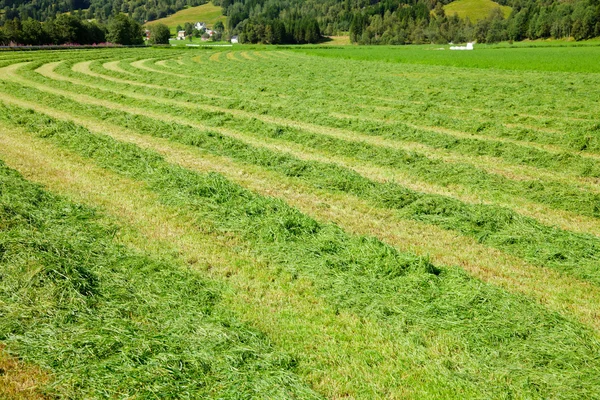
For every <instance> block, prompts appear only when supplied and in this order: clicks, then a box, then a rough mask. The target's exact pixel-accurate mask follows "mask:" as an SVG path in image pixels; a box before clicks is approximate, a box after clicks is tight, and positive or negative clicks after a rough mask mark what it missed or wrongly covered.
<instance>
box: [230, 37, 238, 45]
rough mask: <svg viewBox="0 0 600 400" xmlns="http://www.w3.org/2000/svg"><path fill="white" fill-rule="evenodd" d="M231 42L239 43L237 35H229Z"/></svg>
mask: <svg viewBox="0 0 600 400" xmlns="http://www.w3.org/2000/svg"><path fill="white" fill-rule="evenodd" d="M231 43H239V40H238V37H237V36H232V37H231Z"/></svg>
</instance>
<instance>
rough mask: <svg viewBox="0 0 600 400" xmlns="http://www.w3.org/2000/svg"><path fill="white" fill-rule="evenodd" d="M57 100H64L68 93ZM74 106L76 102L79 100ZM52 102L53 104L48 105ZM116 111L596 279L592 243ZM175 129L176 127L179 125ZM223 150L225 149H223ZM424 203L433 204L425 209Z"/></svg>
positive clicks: (489, 210)
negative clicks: (323, 173)
mask: <svg viewBox="0 0 600 400" xmlns="http://www.w3.org/2000/svg"><path fill="white" fill-rule="evenodd" d="M38 87H39V86H38ZM63 94H66V95H67V96H68V95H69V93H63ZM29 96H31V95H29ZM77 100H78V101H79V102H81V101H82V98H78V99H77ZM53 101H55V100H52V101H49V102H53ZM95 104H98V105H102V106H108V107H111V104H110V103H108V102H105V101H96V103H95ZM71 107H72V108H73V109H77V108H78V107H79V106H78V105H77V103H73V104H72V105H71ZM114 108H117V107H114ZM119 110H126V111H128V112H134V113H140V114H142V115H147V116H149V117H150V118H151V119H150V120H144V118H148V117H141V118H140V117H138V118H137V121H135V122H132V121H131V120H130V117H127V118H126V119H125V120H126V121H127V122H126V126H130V125H133V126H135V129H140V128H143V127H145V128H144V129H146V130H145V133H146V134H151V135H156V134H157V132H160V134H161V135H166V134H167V133H168V132H170V131H173V129H174V128H175V131H174V135H175V137H178V136H180V135H181V131H183V132H184V137H188V139H186V140H187V143H192V144H194V145H196V146H198V145H200V146H204V147H205V146H208V145H210V142H213V143H214V144H213V145H210V146H211V147H212V151H219V152H223V151H226V152H227V153H226V154H229V155H230V156H231V157H236V158H239V157H242V160H245V161H246V162H248V161H249V162H250V163H255V164H256V163H258V165H263V166H267V167H269V168H271V169H273V168H275V169H277V168H279V170H282V171H283V172H284V173H286V174H288V175H290V174H291V175H292V176H297V177H299V178H302V179H304V180H308V182H311V183H312V184H316V185H317V186H318V187H329V188H331V189H334V190H339V191H343V192H347V193H352V194H354V195H357V196H360V197H362V198H365V199H367V200H368V201H371V202H373V203H374V204H376V205H377V206H383V207H388V208H391V209H400V210H401V211H402V213H401V214H402V215H404V216H405V217H407V218H413V219H417V220H424V221H426V222H431V223H435V224H437V225H440V226H441V227H444V228H446V229H453V230H458V231H459V232H461V233H462V234H467V235H469V236H474V237H475V238H477V239H478V240H479V241H481V242H482V243H484V244H487V245H491V246H494V247H497V248H500V249H503V250H505V251H508V252H510V253H514V254H517V255H519V256H521V257H525V258H526V259H528V260H529V261H531V262H533V263H536V264H538V265H543V266H552V267H555V268H558V269H559V270H562V271H565V272H567V271H568V272H570V273H573V274H574V275H575V276H578V277H580V278H583V279H591V280H592V281H595V279H596V278H594V276H596V274H597V270H598V268H597V262H598V258H597V252H596V251H595V250H594V249H595V247H594V246H597V244H594V243H596V241H597V239H592V238H591V237H587V236H581V235H573V234H570V233H568V232H564V231H559V230H555V229H552V228H548V227H544V226H541V225H539V224H536V223H535V222H534V221H532V220H528V219H522V218H521V217H519V216H518V215H515V214H514V213H511V212H509V211H508V210H505V209H498V208H495V207H487V206H483V205H468V204H463V203H460V202H458V203H457V202H454V201H452V200H450V199H444V198H438V197H436V196H428V195H418V194H417V193H414V192H410V191H408V192H406V191H405V189H403V188H402V187H397V186H395V185H390V184H387V185H386V184H377V183H376V182H373V181H369V180H368V179H365V178H364V177H361V176H357V175H356V174H355V173H354V172H352V171H348V170H344V169H339V168H338V167H335V166H333V165H329V164H326V165H323V166H321V167H318V168H315V166H314V164H313V165H311V164H310V163H308V164H307V165H306V166H303V165H304V164H303V163H302V162H301V161H299V160H294V161H292V159H290V157H289V156H287V157H286V156H284V155H281V156H280V155H279V154H277V153H275V154H271V153H269V152H268V151H266V150H265V149H263V150H260V149H258V151H255V150H253V149H252V148H251V147H248V146H247V145H244V144H236V142H235V140H234V141H229V142H227V143H223V142H222V138H221V136H220V135H217V136H215V135H214V134H210V133H209V134H208V138H209V141H210V142H209V143H207V142H206V138H205V139H203V140H202V141H201V142H199V141H198V139H197V138H195V137H194V135H195V134H200V135H202V136H204V137H206V136H207V135H206V134H205V132H202V131H198V132H197V133H194V132H193V131H190V128H187V127H186V125H183V126H182V127H180V128H176V127H175V125H173V121H175V122H176V123H177V120H176V119H172V118H170V119H169V121H170V124H163V126H162V127H161V128H157V126H156V124H157V122H156V121H155V120H154V119H152V118H154V117H155V115H153V114H152V113H150V114H148V113H146V112H145V111H143V110H131V109H127V108H125V107H124V106H120V108H119ZM81 112H82V113H86V112H87V113H89V112H90V110H86V109H85V108H83V109H81ZM96 114H99V115H102V114H106V111H99V112H96ZM117 119H118V120H121V119H122V117H117ZM177 124H180V122H178V123H177ZM201 129H202V128H201ZM187 135H191V136H187ZM224 144H225V147H223V145H224ZM240 145H241V149H245V151H243V152H242V151H240V150H241V149H240V148H239V146H240ZM248 151H249V152H248ZM221 154H222V153H221ZM257 157H258V159H257ZM283 160H290V161H291V164H289V162H290V161H288V162H287V163H284V162H283ZM274 161H275V162H274ZM296 165H297V166H296ZM319 170H324V171H326V170H332V172H330V173H329V175H331V176H333V177H335V178H331V179H328V178H324V177H323V176H322V175H321V173H320V172H318V171H319ZM325 175H327V174H325ZM407 196H408V197H407ZM415 196H416V197H415ZM423 201H425V202H426V203H425V204H427V206H426V207H425V208H423ZM429 202H433V203H431V204H429ZM484 221H485V222H484ZM523 229H525V230H526V231H527V236H526V237H523V236H522V235H523ZM531 235H533V236H531ZM543 249H546V250H545V251H547V252H542V251H544V250H543ZM586 260H587V261H586Z"/></svg>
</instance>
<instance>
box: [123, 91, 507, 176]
mask: <svg viewBox="0 0 600 400" xmlns="http://www.w3.org/2000/svg"><path fill="white" fill-rule="evenodd" d="M126 95H129V94H126ZM219 111H225V112H231V110H229V111H226V110H223V109H220V110H219ZM253 117H256V116H253ZM259 119H262V120H267V121H268V122H272V123H282V122H281V120H279V121H277V120H273V119H271V120H268V119H266V118H264V117H259ZM284 123H285V124H287V125H291V124H290V121H284ZM301 128H302V129H304V130H308V131H313V132H314V130H311V128H307V127H306V126H301ZM332 132H334V130H333V129H328V130H321V131H319V132H318V133H319V134H326V135H330V136H331V134H332ZM342 136H343V140H347V138H346V135H345V134H342ZM513 175H514V174H510V175H509V176H510V177H511V178H512V176H513Z"/></svg>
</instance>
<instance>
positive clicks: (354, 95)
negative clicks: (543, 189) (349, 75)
mask: <svg viewBox="0 0 600 400" xmlns="http://www.w3.org/2000/svg"><path fill="white" fill-rule="evenodd" d="M273 72H275V73H277V72H278V71H276V70H274V71H273ZM468 72H469V74H471V73H472V72H471V71H468ZM266 75H269V74H266ZM238 76H239V74H236V75H235V76H233V78H234V79H236V78H238ZM195 77H197V76H194V75H189V78H195ZM317 79H318V78H317ZM273 81H277V80H276V79H274V80H273V79H272V80H270V81H266V82H264V84H266V85H267V86H269V88H271V89H275V90H277V86H274V84H273V83H272V82H273ZM321 83H323V85H322V88H320V90H319V91H318V92H319V93H322V92H323V91H324V90H325V91H326V90H327V88H328V87H329V86H330V85H328V84H326V82H318V84H319V85H320V86H321ZM346 92H347V90H343V91H340V89H339V88H338V89H336V90H335V92H333V93H331V95H330V97H331V98H334V99H337V98H339V97H340V96H341V97H344V96H346V97H347V98H345V99H344V101H345V102H348V101H350V102H353V101H356V99H366V100H368V101H369V102H370V103H372V102H376V101H380V102H381V101H384V102H385V103H387V104H389V103H394V102H398V101H399V100H397V99H394V98H377V99H375V98H368V97H365V95H364V93H354V92H352V93H350V94H349V95H348V94H347V93H346ZM396 95H397V96H398V95H400V96H401V97H403V96H402V94H398V93H396ZM408 97H411V96H408ZM465 97H466V98H468V97H469V96H465ZM401 102H402V104H404V105H405V104H406V100H401ZM305 103H308V104H310V101H308V100H307V99H305ZM414 103H415V104H419V105H423V104H424V102H422V101H414ZM438 103H439V102H428V103H425V104H426V105H427V107H428V108H429V107H437V106H438ZM327 104H328V103H324V104H323V106H326V105H327ZM442 106H443V105H442ZM499 108H500V109H502V107H499ZM464 109H465V107H464V106H463V110H464ZM468 109H469V110H471V109H472V108H471V107H469V108H468ZM480 110H483V111H484V110H485V109H480ZM402 111H403V118H402V119H406V114H405V112H406V109H404V108H403V110H402ZM484 112H485V113H486V114H487V113H488V112H487V111H484ZM492 112H496V110H492ZM464 114H465V113H464V112H462V113H459V115H458V116H456V115H453V116H452V118H453V119H455V120H456V119H457V118H458V120H461V117H460V115H464ZM513 114H514V113H513ZM506 117H508V118H513V117H514V115H507V116H506ZM417 118H418V119H422V118H423V115H422V114H419V115H418V116H417ZM503 118H504V117H503ZM546 119H547V117H546ZM474 120H475V121H479V122H478V123H477V125H481V122H485V123H487V122H489V121H485V120H481V119H478V118H477V115H469V117H468V120H467V119H464V117H463V119H462V121H463V122H468V121H474ZM468 123H470V122H468ZM516 125H518V124H514V123H513V124H512V126H516ZM476 127H477V131H478V130H479V127H478V126H476ZM488 128H489V127H486V129H487V130H489V129H488ZM505 128H506V127H505ZM508 128H510V127H508ZM503 129H504V128H503ZM531 129H540V130H541V132H554V133H555V134H558V135H559V136H561V137H562V136H564V134H563V132H564V129H561V130H558V131H549V130H548V129H547V128H544V127H531ZM477 131H476V130H474V129H470V132H469V133H470V134H476V133H477ZM519 135H522V132H519ZM555 136H556V135H555ZM553 141H555V140H553ZM553 141H551V142H549V143H552V142H553ZM546 143H548V142H547V141H546Z"/></svg>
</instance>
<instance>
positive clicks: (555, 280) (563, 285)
mask: <svg viewBox="0 0 600 400" xmlns="http://www.w3.org/2000/svg"><path fill="white" fill-rule="evenodd" d="M9 99H10V101H11V103H12V104H17V105H22V106H25V107H28V106H30V105H28V104H27V103H26V102H16V101H15V99H14V98H9V97H5V98H4V100H5V101H7V100H9ZM35 109H36V110H38V111H40V112H43V113H44V114H46V115H49V116H52V117H53V118H58V119H61V120H66V121H72V122H75V123H77V124H80V125H82V126H84V127H86V128H87V129H89V130H90V131H92V132H94V133H100V134H106V135H110V136H111V137H113V138H115V139H117V140H120V141H125V142H128V143H134V144H136V145H138V146H140V147H142V148H146V149H151V150H154V151H157V152H159V153H160V154H161V155H163V156H164V157H165V158H166V159H167V160H168V161H169V162H171V163H174V164H178V165H181V166H184V167H185V168H189V169H192V170H195V171H199V172H208V171H215V172H219V173H222V174H224V176H226V177H227V178H228V179H231V180H233V181H234V182H237V183H238V184H240V185H242V186H243V187H245V188H248V189H250V190H253V191H256V192H258V193H260V194H263V195H266V196H274V197H279V198H281V199H283V200H285V201H286V202H287V203H288V204H290V205H293V206H295V207H298V208H299V209H300V210H302V211H303V212H305V213H307V214H309V215H311V216H314V217H316V218H318V219H319V220H320V221H333V222H335V223H337V224H339V225H340V227H342V228H344V229H346V230H348V231H351V232H353V233H355V234H361V235H373V236H376V237H378V238H379V239H380V240H383V241H385V242H386V243H389V244H391V245H393V246H394V247H395V248H397V249H400V250H403V251H411V252H416V253H417V254H422V255H429V256H430V257H431V259H432V261H435V262H436V263H439V264H443V265H460V266H461V267H462V268H464V269H465V270H466V271H468V272H469V273H471V274H473V275H474V276H475V277H478V278H480V279H482V280H484V281H486V282H492V283H494V284H495V285H499V286H501V287H503V288H505V289H506V290H508V291H510V292H513V293H515V292H516V293H523V294H526V295H527V296H529V297H531V298H533V299H536V300H537V301H538V302H540V303H542V304H543V305H544V306H545V307H546V308H549V309H551V310H554V311H557V312H560V313H563V314H565V315H572V316H573V317H574V318H576V319H577V320H579V321H580V322H582V323H584V324H586V325H588V326H591V327H593V328H594V329H595V330H596V331H600V318H599V316H598V315H597V314H596V311H597V310H598V309H600V292H599V291H597V290H596V288H594V287H592V286H590V285H588V284H586V283H584V282H580V281H577V280H576V279H573V278H570V277H567V276H564V275H561V274H559V273H557V272H553V271H550V270H546V269H540V268H538V267H536V266H534V265H529V264H527V263H525V262H523V261H522V260H519V259H518V258H516V257H510V256H508V255H506V254H503V253H500V252H499V251H495V250H493V249H490V248H487V247H485V246H483V245H480V244H478V243H476V242H474V241H473V240H471V239H469V238H464V237H461V236H460V235H456V234H453V233H452V232H445V231H443V230H441V229H440V228H437V227H435V226H432V225H429V224H423V223H416V222H415V221H405V220H402V219H400V218H398V217H397V216H396V215H394V212H393V211H389V210H385V209H378V208H374V207H373V206H372V205H370V204H369V203H368V202H366V201H360V200H359V199H356V198H353V197H352V196H343V195H340V194H339V193H328V192H327V191H326V190H322V189H321V190H319V189H317V188H314V187H310V186H307V185H303V184H302V183H300V182H297V181H296V179H294V178H293V177H288V176H285V175H283V174H280V173H273V172H269V171H266V170H264V169H262V168H260V167H253V166H248V165H243V164H240V163H233V162H232V160H230V159H228V158H226V157H218V156H217V157H215V156H209V155H208V154H207V153H206V152H204V151H202V150H201V149H194V148H191V147H190V146H186V145H179V144H176V143H174V142H173V141H169V140H168V139H162V138H156V137H150V136H146V135H140V134H137V133H135V132H133V131H131V130H129V129H127V128H121V127H118V126H115V125H112V124H108V123H106V122H102V123H100V122H99V121H97V120H93V119H85V118H82V117H81V115H78V116H77V117H74V116H72V115H69V114H67V113H62V112H58V111H55V110H52V109H48V108H45V107H40V106H39V105H38V106H36V107H35ZM11 144H12V143H11ZM6 145H7V146H10V145H9V144H6ZM12 145H14V144H12ZM39 146H40V145H39V144H36V145H35V146H32V145H30V146H29V147H36V148H37V147H39ZM13 158H17V159H23V153H20V154H19V155H18V156H14V157H13ZM48 168H49V167H48V166H47V165H45V166H44V167H43V169H48ZM56 168H58V169H59V170H64V169H65V168H64V167H62V166H57V167H56ZM65 184H66V183H65V182H61V185H59V186H56V185H55V186H54V188H56V189H57V190H59V189H60V188H62V185H65ZM74 190H75V192H76V193H78V192H79V191H81V187H80V186H78V188H77V189H74ZM120 196H121V197H123V195H122V194H121V195H120ZM325 205H328V206H327V207H325ZM137 206H139V203H137ZM148 214H156V213H155V212H148ZM146 222H147V221H146ZM144 225H147V224H144ZM173 236H180V234H177V235H176V234H173V235H169V237H173ZM194 242H195V243H197V242H198V240H197V239H194ZM162 246H165V244H164V243H163V244H162ZM184 247H189V245H186V246H184Z"/></svg>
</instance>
